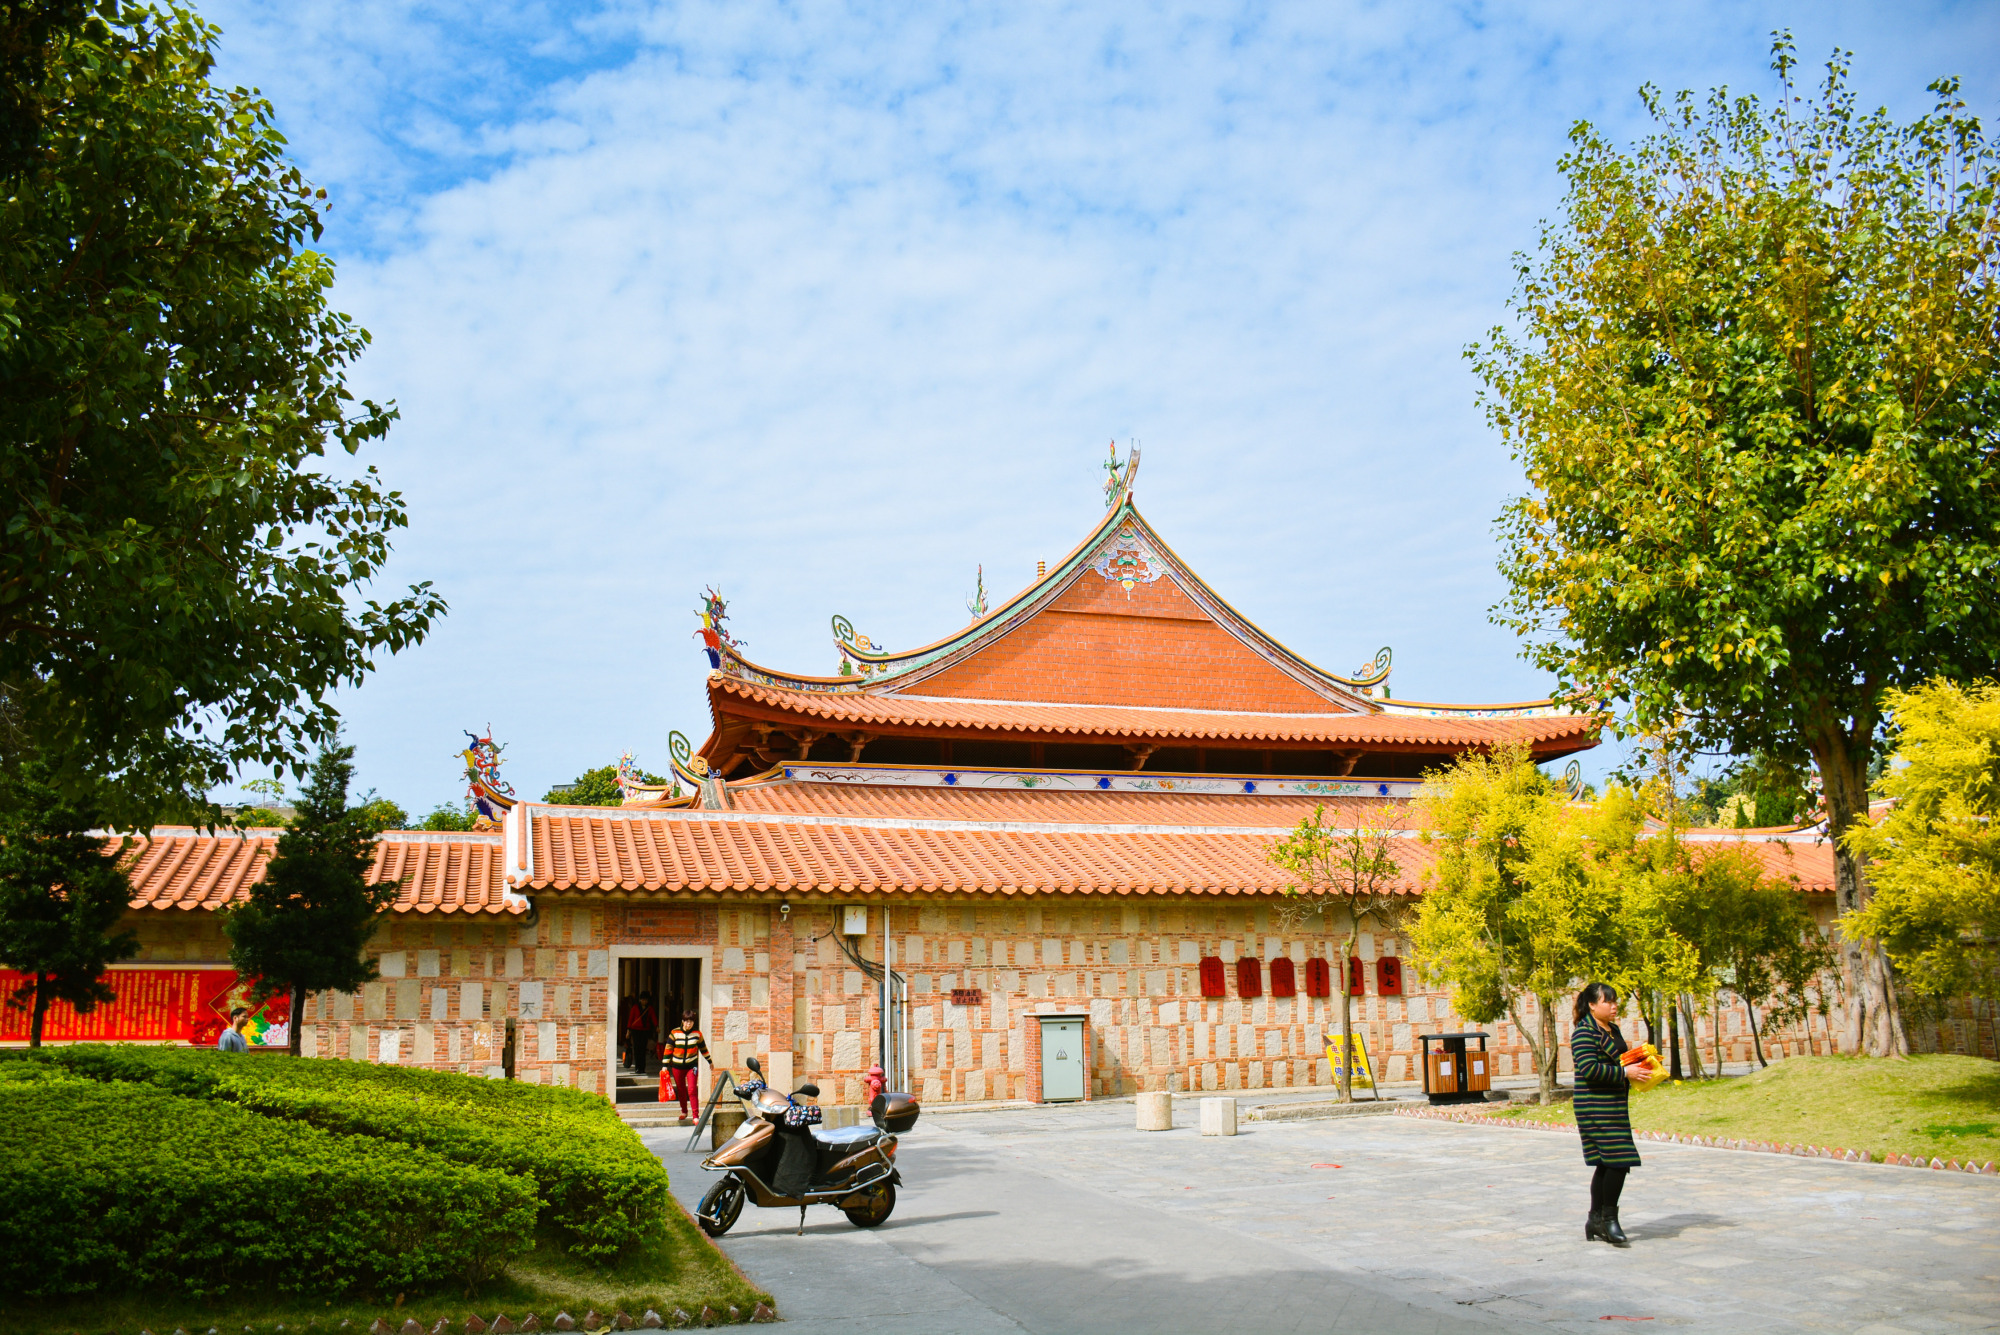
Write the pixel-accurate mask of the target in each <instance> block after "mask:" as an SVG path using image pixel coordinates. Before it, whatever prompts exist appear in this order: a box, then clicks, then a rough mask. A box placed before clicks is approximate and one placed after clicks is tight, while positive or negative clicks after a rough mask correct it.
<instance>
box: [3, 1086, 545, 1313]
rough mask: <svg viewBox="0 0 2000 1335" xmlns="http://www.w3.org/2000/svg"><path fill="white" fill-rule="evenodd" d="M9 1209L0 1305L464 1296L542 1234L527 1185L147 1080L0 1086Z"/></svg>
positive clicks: (5, 1197)
mask: <svg viewBox="0 0 2000 1335" xmlns="http://www.w3.org/2000/svg"><path fill="white" fill-rule="evenodd" d="M8 1065H9V1066H14V1065H16V1064H15V1063H8ZM36 1065H40V1063H36ZM0 1200H5V1201H6V1203H7V1204H6V1208H5V1209H4V1210H0V1292H5V1293H12V1294H17V1295H25V1296H27V1297H30V1298H47V1297H64V1296H74V1295H78V1294H87V1293H91V1292H93V1291H96V1290H98V1289H99V1288H100V1287H105V1286H113V1287H116V1288H119V1289H125V1288H131V1287H136V1288H149V1289H164V1290H168V1291H174V1292H181V1293H186V1294H188V1295H191V1296H196V1297H201V1296H213V1295H221V1294H227V1293H231V1292H237V1291H242V1290H246V1289H251V1290H260V1291H268V1290H272V1289H276V1290H277V1291H280V1292H289V1293H312V1294H315V1295H317V1294H328V1295H340V1294H345V1293H349V1292H354V1291H359V1292H362V1293H392V1292H402V1291H405V1290H422V1289H425V1288H430V1287H432V1286H435V1285H438V1284H440V1283H444V1282H447V1281H455V1282H457V1283H459V1284H463V1285H466V1286H471V1285H475V1284H478V1283H479V1282H481V1281H482V1280H484V1279H486V1278H487V1277H489V1276H491V1275H493V1274H495V1273H497V1272H498V1271H499V1270H500V1269H501V1267H502V1266H504V1265H505V1264H506V1263H507V1261H508V1260H510V1259H511V1258H512V1257H513V1256H515V1255H518V1254H519V1253H521V1252H522V1251H524V1250H525V1249H526V1248H527V1246H528V1245H529V1242H530V1240H531V1238H532V1235H533V1231H534V1223H535V1192H534V1187H533V1184H532V1183H530V1182H528V1181H526V1180H525V1179H522V1178H518V1177H512V1176H509V1175H508V1174H506V1173H504V1172H500V1171H498V1170H495V1169H490V1168H472V1167H467V1166H466V1165H464V1164H462V1163H454V1162H451V1161H449V1160H447V1159H445V1158H443V1157H442V1156H439V1155H436V1154H431V1153H428V1152H425V1151H422V1150H412V1149H410V1148H408V1147H406V1146H401V1145H386V1144H383V1143H382V1142H380V1141H375V1140H368V1139H364V1138H361V1137H357V1136H343V1135H336V1134H333V1133H330V1132H327V1131H321V1130H319V1129H317V1128H315V1127H311V1126H307V1125H305V1124H303V1123H301V1122H296V1121H284V1120H279V1119H274V1118H270V1117H262V1116H259V1115H258V1114H256V1113H254V1112H251V1111H250V1110H248V1109H246V1108H240V1107H235V1106H232V1105H231V1104H229V1103H218V1102H210V1101H205V1100H199V1099H189V1098H181V1097H177V1096H175V1095H173V1094H169V1093H167V1092H165V1091H164V1090H161V1089H157V1088H153V1087H149V1086H146V1085H135V1084H126V1083H110V1084H100V1083H96V1082H93V1081H83V1080H75V1079H70V1080H63V1079H60V1078H53V1079H51V1078H48V1077H46V1076H41V1077H23V1076H22V1075H21V1074H20V1073H19V1072H16V1071H9V1072H7V1074H6V1076H5V1077H0Z"/></svg>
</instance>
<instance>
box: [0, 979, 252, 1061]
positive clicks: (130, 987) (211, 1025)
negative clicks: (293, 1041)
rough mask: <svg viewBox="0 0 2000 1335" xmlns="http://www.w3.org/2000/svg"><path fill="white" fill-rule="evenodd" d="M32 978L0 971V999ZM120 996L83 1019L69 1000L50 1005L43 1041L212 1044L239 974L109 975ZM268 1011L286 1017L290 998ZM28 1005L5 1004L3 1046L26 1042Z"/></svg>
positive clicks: (1, 1010)
mask: <svg viewBox="0 0 2000 1335" xmlns="http://www.w3.org/2000/svg"><path fill="white" fill-rule="evenodd" d="M32 981H33V980H32V979H31V978H29V977H28V975H26V974H20V973H15V972H13V971H11V970H8V969H0V998H6V997H11V996H13V995H14V993H15V990H16V989H17V988H19V987H21V986H22V985H23V984H27V983H30V982H32ZM104 981H105V982H107V983H109V984H110V985H111V987H112V989H113V990H114V991H116V992H117V994H118V997H117V999H116V1000H115V1001H109V1002H106V1003H104V1004H102V1005H100V1006H97V1007H95V1008H93V1009H92V1010H91V1012H90V1013H89V1014H88V1015H78V1014H77V1013H76V1012H75V1011H74V1010H73V1009H71V1008H70V1006H69V1004H68V1003H67V1002H62V1001H56V1002H51V1003H50V1004H49V1009H48V1013H47V1015H45V1016H44V1017H43V1018H42V1039H43V1041H44V1042H49V1043H194V1044H199V1045H202V1046H208V1045H210V1044H213V1043H214V1042H215V1040H216V1039H217V1038H219V1037H221V1035H222V1027H223V1025H224V1024H225V1023H227V1020H228V1015H229V1004H230V1002H229V997H230V993H231V992H232V991H234V990H236V985H237V984H236V974H235V973H234V972H233V971H232V970H229V969H113V970H112V971H111V972H110V973H108V974H106V975H105V976H104ZM262 1009H263V1012H264V1014H265V1015H266V1016H268V1017H269V1018H271V1019H272V1020H274V1021H276V1020H281V1019H283V1018H284V1012H286V1011H288V1010H289V1009H290V1006H289V1002H288V999H286V998H283V997H274V998H272V999H271V1002H270V1003H269V1004H268V1005H266V1006H264V1007H263V1008H262ZM33 1019H34V1017H33V1015H32V1013H31V1011H30V1010H29V1009H27V1008H24V1007H15V1006H8V1005H4V1004H0V1043H25V1042H27V1040H28V1028H29V1025H30V1024H31V1023H32V1022H33Z"/></svg>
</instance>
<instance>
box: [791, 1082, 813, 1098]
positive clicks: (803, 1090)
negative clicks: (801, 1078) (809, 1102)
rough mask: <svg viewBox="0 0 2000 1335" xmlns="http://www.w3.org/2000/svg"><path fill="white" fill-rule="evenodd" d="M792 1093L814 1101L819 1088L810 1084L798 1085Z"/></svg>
mask: <svg viewBox="0 0 2000 1335" xmlns="http://www.w3.org/2000/svg"><path fill="white" fill-rule="evenodd" d="M794 1092H796V1093H799V1094H803V1095H805V1096H806V1097H807V1098H809V1099H816V1098H818V1097H819V1086H818V1085H810V1084H808V1085H800V1086H799V1087H798V1089H797V1090H796V1091H794Z"/></svg>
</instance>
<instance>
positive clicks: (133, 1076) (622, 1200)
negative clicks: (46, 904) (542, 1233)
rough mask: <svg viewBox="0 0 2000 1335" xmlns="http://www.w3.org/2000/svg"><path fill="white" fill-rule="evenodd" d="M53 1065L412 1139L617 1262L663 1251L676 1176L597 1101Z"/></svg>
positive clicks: (370, 1068)
mask: <svg viewBox="0 0 2000 1335" xmlns="http://www.w3.org/2000/svg"><path fill="white" fill-rule="evenodd" d="M44 1053H45V1054H46V1060H47V1061H49V1062H52V1063H54V1064H56V1065H57V1066H59V1067H61V1068H62V1069H65V1070H68V1071H71V1072H74V1073H75V1074H77V1075H81V1076H87V1077H89V1078H91V1079H93V1080H121V1081H132V1082H135V1083H139V1084H147V1085H152V1086H154V1087H155V1088H158V1089H161V1090H164V1091H166V1092H168V1093H170V1094H176V1095H180V1096H182V1097H185V1098H193V1099H208V1100H219V1101H224V1102H229V1103H234V1104H237V1105H239V1106H241V1107H244V1108H248V1109H250V1110H251V1111H253V1112H258V1113H262V1114H264V1115H265V1116H267V1117H274V1118H283V1119H288V1120H292V1121H298V1122H304V1123H305V1124H307V1125H308V1126H313V1127H318V1128H319V1129H321V1130H323V1131H332V1132H336V1133H339V1134H342V1135H351V1136H366V1137H371V1138H373V1139H376V1140H389V1141H400V1142H402V1143H404V1144H406V1145H412V1146H416V1147H419V1148H421V1149H424V1150H428V1151H430V1152H431V1153H433V1154H437V1155H440V1156H442V1157H444V1158H446V1159H450V1160H454V1161H456V1162H458V1163H463V1164H471V1165H478V1166H481V1167H484V1168H497V1169H500V1170H502V1171H504V1172H507V1173H512V1174H515V1175H517V1176H519V1177H523V1178H526V1179H528V1180H530V1181H532V1182H533V1183H534V1184H535V1189H536V1193H537V1195H538V1196H539V1198H540V1201H541V1209H540V1214H539V1222H540V1226H541V1227H542V1228H544V1229H552V1230H554V1231H555V1233H556V1235H557V1236H558V1237H559V1238H560V1240H561V1243H562V1245H563V1247H564V1248H565V1249H566V1250H567V1251H569V1252H571V1253H573V1254H574V1255H576V1256H579V1257H582V1258H584V1259H587V1260H595V1261H598V1262H600V1263H609V1262H610V1261H612V1260H613V1259H615V1258H616V1257H617V1256H619V1255H620V1254H621V1253H623V1252H624V1251H626V1250H627V1249H629V1248H631V1247H634V1246H637V1245H640V1244H642V1243H644V1242H647V1241H649V1240H656V1239H657V1237H658V1233H659V1228H660V1227H661V1225H660V1221H661V1220H662V1219H663V1218H665V1216H666V1214H667V1212H668V1210H669V1208H670V1207H669V1199H670V1198H669V1195H668V1191H667V1173H666V1169H665V1168H663V1167H662V1166H661V1164H660V1161H659V1160H658V1159H656V1158H654V1157H653V1156H652V1154H650V1153H649V1152H648V1151H647V1150H646V1147H645V1146H644V1145H642V1144H640V1143H639V1140H638V1137H636V1136H634V1135H633V1134H632V1132H631V1130H630V1129H629V1128H628V1127H626V1125H625V1124H624V1123H623V1122H621V1121H620V1120H619V1119H618V1113H617V1111H616V1110H615V1109H613V1108H612V1106H611V1105H610V1104H608V1103H606V1102H605V1101H604V1100H603V1099H601V1098H598V1097H597V1096H596V1095H594V1094H585V1093H583V1092H582V1091H580V1090H574V1089H550V1088H544V1087H541V1086H538V1085H524V1084H516V1083H514V1082H512V1081H504V1080H486V1079H482V1078H480V1077H478V1076H467V1075H456V1074H453V1073H450V1072H445V1071H424V1070H417V1069H413V1068H411V1067H407V1066H376V1065H372V1064H370V1063H367V1062H350V1061H336V1060H318V1059H315V1060H312V1061H291V1060H287V1059H283V1058H277V1057H266V1056H261V1055H260V1056H256V1057H247V1056H238V1055H236V1054H233V1053H225V1052H214V1051H210V1050H208V1049H204V1048H172V1047H141V1046H137V1045H133V1044H102V1043H87V1044H76V1045H74V1046H69V1047H59V1048H49V1049H44Z"/></svg>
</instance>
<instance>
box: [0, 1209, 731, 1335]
mask: <svg viewBox="0 0 2000 1335" xmlns="http://www.w3.org/2000/svg"><path fill="white" fill-rule="evenodd" d="M769 1301H770V1295H769V1294H767V1293H765V1292H763V1291H761V1290H759V1289H757V1288H754V1287H752V1286H751V1284H750V1283H749V1282H748V1281H747V1280H745V1279H744V1278H743V1275H742V1273H741V1272H739V1271H738V1270H737V1269H736V1267H735V1266H733V1265H731V1264H730V1263H729V1261H728V1259H727V1258H726V1257H724V1256H723V1255H722V1253H721V1252H719V1251H717V1250H716V1248H715V1245H714V1244H713V1243H711V1242H710V1241H709V1240H708V1239H707V1238H706V1237H704V1236H703V1235H702V1233H701V1231H700V1230H699V1229H698V1228H697V1227H696V1226H695V1223H694V1221H693V1220H692V1219H690V1218H688V1216H687V1214H686V1212H685V1211H683V1210H682V1209H681V1208H680V1207H679V1205H678V1204H676V1205H674V1206H673V1207H672V1208H671V1209H670V1211H669V1213H668V1218H667V1236H666V1238H665V1240H664V1241H663V1242H662V1243H661V1244H660V1245H658V1246H656V1247H653V1248H649V1249H647V1250H646V1251H644V1252H641V1253H639V1254H636V1255H633V1256H630V1257H627V1258H626V1259H625V1261H624V1262H623V1263H622V1264H620V1265H619V1266H618V1267H617V1268H615V1269H613V1270H609V1271H607V1270H603V1269H598V1268H595V1267H592V1266H590V1265H587V1264H584V1263H581V1262H576V1261H572V1260H569V1259H568V1258H566V1257H564V1256H563V1255H562V1253H561V1252H560V1251H558V1250H556V1249H554V1248H552V1247H539V1248H537V1249H536V1250H535V1251H534V1252H532V1253H530V1254H529V1256H528V1257H527V1258H526V1259H525V1260H523V1261H520V1262H518V1263H516V1264H515V1265H513V1266H512V1267H510V1269H509V1271H508V1274H507V1275H506V1276H505V1277H503V1278H501V1279H497V1280H494V1281H492V1282H491V1283H488V1284H486V1285H484V1286H482V1288H481V1289H480V1291H479V1293H478V1295H477V1296H476V1297H472V1298H467V1297H464V1296H462V1295H443V1294H432V1295H429V1296H426V1297H422V1298H412V1299H409V1300H408V1301H406V1302H405V1303H404V1304H403V1305H402V1306H401V1307H400V1308H398V1307H396V1306H395V1302H396V1296H395V1295H394V1294H389V1295H385V1296H384V1300H383V1301H380V1302H376V1303H373V1304H369V1303H360V1302H332V1303H319V1304H317V1305H315V1304H313V1303H311V1302H309V1301H305V1300H286V1299H283V1298H245V1299H243V1300H241V1301H237V1302H225V1303H214V1304H203V1303H198V1302H192V1301H189V1300H187V1299H175V1298H147V1297H126V1296H122V1295H120V1296H115V1297H105V1298H83V1299H73V1300H69V1301H64V1302H57V1303H26V1302H14V1301H10V1302H8V1303H6V1304H4V1305H0V1332H4V1335H62V1333H63V1332H75V1333H76V1335H97V1333H98V1332H102V1331H120V1332H131V1331H136V1330H139V1329H140V1328H142V1327H144V1328H148V1329H151V1330H155V1331H160V1332H162V1335H164V1332H167V1331H171V1330H173V1329H174V1328H175V1327H176V1326H181V1327H185V1328H186V1329H188V1330H191V1331H197V1332H199V1331H204V1330H207V1329H209V1328H210V1327H211V1326H212V1327H215V1328H217V1329H219V1330H224V1331H228V1332H230V1335H239V1333H240V1332H241V1331H242V1330H243V1329H244V1328H245V1327H246V1326H247V1327H250V1328H251V1329H253V1330H255V1331H256V1332H257V1335H266V1332H269V1331H273V1330H275V1329H276V1328H277V1326H278V1325H279V1324H280V1323H282V1324H283V1325H284V1327H285V1329H286V1331H287V1332H296V1331H300V1330H303V1329H305V1328H306V1323H307V1322H309V1321H310V1322H312V1323H313V1327H314V1328H315V1329H316V1330H317V1331H319V1332H321V1333H322V1335H333V1333H334V1332H335V1331H336V1330H337V1329H338V1328H339V1326H340V1323H341V1322H342V1321H343V1320H345V1321H352V1322H353V1323H354V1324H353V1325H351V1326H350V1327H349V1328H348V1331H349V1335H358V1333H359V1332H362V1331H365V1330H367V1328H368V1326H369V1324H370V1323H371V1322H373V1321H374V1320H375V1318H376V1317H378V1316H379V1317H386V1318H388V1319H389V1324H390V1325H392V1326H400V1325H401V1324H402V1323H403V1321H404V1320H405V1319H407V1318H410V1317H414V1318H416V1320H417V1322H418V1323H419V1324H420V1325H422V1326H423V1327H425V1329H429V1328H430V1327H431V1326H433V1325H435V1324H437V1320H438V1318H439V1317H446V1318H449V1319H450V1321H451V1323H452V1327H453V1329H454V1330H456V1329H457V1328H458V1325H459V1323H460V1322H462V1321H464V1320H465V1318H466V1317H467V1316H470V1315H472V1314H473V1313H475V1312H476V1313H478V1314H479V1316H480V1317H482V1318H483V1319H485V1320H486V1321H489V1322H490V1321H492V1320H493V1318H494V1316H495V1315H497V1314H499V1313H501V1312H505V1313H506V1314H507V1315H508V1316H510V1317H512V1318H513V1319H514V1322H515V1324H516V1325H519V1324H520V1323H521V1321H523V1320H524V1319H525V1318H526V1317H527V1315H528V1313H530V1312H534V1313H537V1314H539V1315H540V1317H541V1319H542V1329H543V1330H548V1329H549V1328H550V1325H549V1323H550V1322H551V1320H553V1318H554V1317H555V1314H556V1313H557V1312H558V1311H567V1312H569V1313H570V1315H571V1316H573V1317H575V1318H576V1319H577V1323H578V1327H579V1329H580V1328H581V1327H582V1322H583V1317H584V1314H585V1313H587V1312H588V1311H589V1310H590V1309H591V1308H593V1307H595V1308H596V1309H597V1310H598V1311H599V1312H601V1313H603V1314H604V1315H605V1316H606V1317H609V1316H611V1315H613V1314H614V1313H616V1312H619V1311H621V1310H622V1311H625V1312H628V1313H630V1314H631V1317H632V1320H633V1322H634V1323H635V1324H636V1323H637V1322H638V1320H639V1316H640V1314H641V1313H643V1312H644V1311H645V1310H646V1309H647V1308H648V1307H651V1308H653V1309H654V1310H655V1311H657V1312H659V1313H661V1315H663V1316H665V1317H666V1318H667V1319H668V1321H669V1323H671V1321H672V1319H673V1314H674V1308H676V1307H681V1308H685V1309H686V1310H687V1311H688V1312H689V1313H690V1314H691V1315H698V1314H699V1313H700V1311H701V1307H702V1304H703V1303H707V1304H708V1305H709V1306H711V1307H713V1308H714V1309H715V1310H716V1312H717V1313H719V1314H720V1315H721V1316H722V1318H723V1320H724V1321H727V1320H728V1317H729V1311H728V1309H729V1307H730V1305H731V1304H734V1305H735V1306H737V1307H738V1308H740V1309H741V1311H742V1316H743V1319H744V1320H745V1321H748V1320H749V1319H750V1312H751V1309H752V1308H753V1307H755V1306H756V1304H758V1303H759V1302H769Z"/></svg>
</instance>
